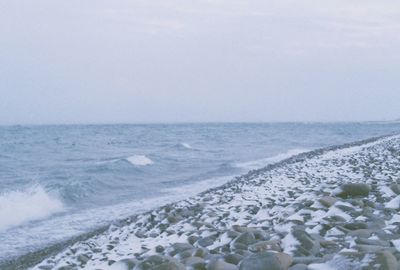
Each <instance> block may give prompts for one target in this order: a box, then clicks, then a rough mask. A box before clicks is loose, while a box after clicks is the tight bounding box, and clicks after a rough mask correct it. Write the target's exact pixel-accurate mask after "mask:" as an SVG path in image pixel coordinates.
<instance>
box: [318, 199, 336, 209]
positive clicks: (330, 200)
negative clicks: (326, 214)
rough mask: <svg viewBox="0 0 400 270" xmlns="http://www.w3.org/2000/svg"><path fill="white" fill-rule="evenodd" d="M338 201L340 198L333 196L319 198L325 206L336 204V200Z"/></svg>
mask: <svg viewBox="0 0 400 270" xmlns="http://www.w3.org/2000/svg"><path fill="white" fill-rule="evenodd" d="M337 201H338V199H336V198H334V197H331V196H324V197H322V198H321V199H319V202H320V203H321V204H322V205H323V206H325V207H328V208H329V207H331V206H332V205H334V204H335V203H336V202H337Z"/></svg>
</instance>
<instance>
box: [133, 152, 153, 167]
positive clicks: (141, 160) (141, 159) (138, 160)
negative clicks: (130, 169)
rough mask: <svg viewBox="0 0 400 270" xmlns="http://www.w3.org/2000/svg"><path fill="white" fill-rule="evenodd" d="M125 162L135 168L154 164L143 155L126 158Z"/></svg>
mask: <svg viewBox="0 0 400 270" xmlns="http://www.w3.org/2000/svg"><path fill="white" fill-rule="evenodd" d="M126 160H127V161H128V162H129V163H131V164H132V165H135V166H147V165H151V164H154V162H153V161H152V160H151V159H150V158H148V157H146V156H144V155H134V156H131V157H127V158H126Z"/></svg>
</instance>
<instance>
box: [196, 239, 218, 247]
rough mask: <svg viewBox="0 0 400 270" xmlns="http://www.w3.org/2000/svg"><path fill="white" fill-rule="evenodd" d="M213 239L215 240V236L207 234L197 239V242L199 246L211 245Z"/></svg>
mask: <svg viewBox="0 0 400 270" xmlns="http://www.w3.org/2000/svg"><path fill="white" fill-rule="evenodd" d="M214 241H215V236H207V237H204V238H200V239H199V240H198V241H197V244H198V245H199V246H201V247H208V246H211V245H212V244H214Z"/></svg>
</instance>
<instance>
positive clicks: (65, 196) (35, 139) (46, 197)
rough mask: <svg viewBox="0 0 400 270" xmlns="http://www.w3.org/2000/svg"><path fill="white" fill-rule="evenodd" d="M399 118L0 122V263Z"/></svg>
mask: <svg viewBox="0 0 400 270" xmlns="http://www.w3.org/2000/svg"><path fill="white" fill-rule="evenodd" d="M398 132H400V124H396V123H341V124H308V123H304V124H291V123H286V124H179V125H161V124H159V125H58V126H12V127H0V261H1V260H2V259H5V258H9V257H10V256H16V255H20V254H22V253H25V252H27V251H32V250H36V249H38V248H40V247H43V246H45V245H48V244H50V243H55V242H58V241H61V240H64V239H67V238H69V237H72V236H75V235H78V234H81V233H84V232H88V231H91V230H93V229H95V228H97V227H99V226H102V225H105V224H109V223H110V222H112V221H113V220H115V219H120V218H123V217H127V216H130V215H132V214H134V213H137V212H140V211H144V210H146V209H150V208H152V207H155V206H158V205H162V204H165V203H167V202H170V201H174V200H178V199H182V198H185V197H187V196H191V195H195V194H197V193H199V192H201V191H203V190H206V189H208V188H210V187H214V186H218V185H221V184H223V183H225V182H226V181H229V180H231V179H232V178H233V177H234V176H237V175H240V174H243V173H246V172H247V171H249V170H252V169H257V168H261V167H264V166H266V165H267V164H270V163H274V162H277V161H279V160H282V159H285V158H287V157H290V156H291V155H295V154H298V153H301V152H304V151H309V150H312V149H316V148H321V147H326V146H330V145H337V144H343V143H346V142H352V141H356V140H361V139H366V138H369V137H374V136H380V135H386V134H393V133H398Z"/></svg>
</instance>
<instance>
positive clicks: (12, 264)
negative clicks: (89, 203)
mask: <svg viewBox="0 0 400 270" xmlns="http://www.w3.org/2000/svg"><path fill="white" fill-rule="evenodd" d="M393 136H394V135H386V136H380V137H375V138H370V139H366V140H362V141H358V142H353V143H348V144H344V145H339V146H330V147H326V148H322V149H317V150H313V151H310V152H306V153H302V154H299V155H295V156H292V157H290V158H288V159H285V160H283V161H280V162H277V163H274V164H270V165H267V166H266V167H264V168H262V169H257V170H252V171H249V172H248V173H247V174H245V175H242V176H239V177H236V178H234V179H232V180H231V181H229V182H227V183H225V184H223V185H221V186H219V187H216V188H211V189H209V190H207V191H204V192H201V193H199V194H198V195H197V196H195V197H193V198H188V199H186V200H182V201H178V202H174V203H171V204H167V205H164V206H160V207H157V208H155V209H153V210H150V211H147V212H144V213H139V214H135V215H133V216H132V217H130V218H128V219H123V220H120V221H116V222H113V223H112V224H111V225H107V226H104V227H102V228H99V229H97V230H95V231H93V232H89V233H86V234H83V235H80V236H77V237H74V238H72V239H69V240H66V241H65V242H61V243H57V244H54V245H51V246H49V247H47V248H44V249H41V250H38V251H35V252H32V253H28V254H25V255H22V256H20V257H17V258H13V259H11V260H9V261H6V262H5V261H3V262H1V263H0V267H1V269H25V268H27V267H32V266H33V265H35V264H37V263H39V262H40V261H41V260H42V259H44V258H47V257H49V256H53V255H55V254H58V253H59V252H62V250H64V251H65V249H68V248H71V246H73V245H79V244H80V243H84V242H85V241H87V240H88V241H90V240H91V239H93V238H96V237H99V236H101V235H107V234H109V233H110V228H113V227H115V228H117V230H118V229H119V228H124V227H125V228H126V227H128V226H130V225H132V224H135V222H137V220H138V219H140V218H142V217H143V216H148V215H151V214H152V213H157V212H162V211H164V210H165V209H167V208H171V209H172V210H171V211H173V209H174V208H176V207H180V206H179V205H180V204H181V203H183V202H187V201H196V200H199V198H200V201H201V199H204V198H206V197H207V196H209V195H213V193H215V192H220V191H225V190H226V189H229V188H232V187H233V186H235V185H238V184H241V183H243V182H248V181H252V180H254V179H255V178H257V177H259V176H260V175H262V174H263V173H267V172H271V171H273V170H276V169H279V168H281V167H282V168H283V167H285V166H289V165H293V164H297V163H301V162H305V161H307V160H310V159H312V158H315V157H318V156H322V155H324V154H326V153H328V152H332V151H337V150H341V149H347V148H351V147H355V146H363V147H365V146H366V145H368V144H374V143H377V144H379V142H380V141H382V140H385V139H386V140H389V141H390V140H391V139H390V138H393ZM394 137H396V136H394ZM206 201H207V200H206ZM127 220H129V221H127ZM180 222H184V219H182V220H179V221H177V222H176V223H174V224H178V223H180ZM89 259H90V258H89ZM88 261H89V260H88ZM76 267H78V266H76ZM78 268H79V267H78ZM78 268H77V269H78ZM49 269H50V268H49ZM71 269H72V268H71ZM74 269H75V268H74Z"/></svg>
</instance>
